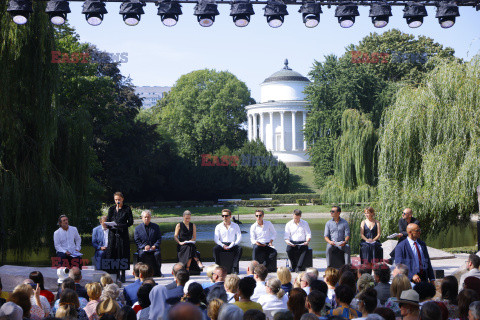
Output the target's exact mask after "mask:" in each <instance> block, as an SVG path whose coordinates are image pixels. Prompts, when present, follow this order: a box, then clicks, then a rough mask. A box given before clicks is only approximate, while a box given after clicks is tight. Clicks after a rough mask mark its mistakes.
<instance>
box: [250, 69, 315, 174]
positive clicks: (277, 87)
mask: <svg viewBox="0 0 480 320" xmlns="http://www.w3.org/2000/svg"><path fill="white" fill-rule="evenodd" d="M309 83H310V80H308V79H307V78H306V77H304V76H302V75H301V74H300V73H298V72H295V71H293V70H292V69H290V68H289V67H288V60H285V67H284V68H283V69H282V70H280V71H278V72H275V73H274V74H272V75H271V76H270V77H268V78H267V79H265V80H264V81H263V83H262V84H261V85H260V86H261V88H260V103H257V104H252V105H249V106H247V107H246V110H247V116H248V140H249V141H252V140H257V139H260V141H262V142H263V144H264V145H265V147H266V148H267V150H269V151H271V152H272V153H273V155H274V156H275V157H277V158H278V160H281V161H282V162H284V163H285V164H287V165H289V166H300V165H310V161H309V158H308V155H307V153H306V148H307V144H306V142H305V139H304V137H303V128H304V127H305V121H306V119H307V111H306V108H305V106H306V101H305V94H304V93H303V90H304V89H305V86H307V85H308V84H309Z"/></svg>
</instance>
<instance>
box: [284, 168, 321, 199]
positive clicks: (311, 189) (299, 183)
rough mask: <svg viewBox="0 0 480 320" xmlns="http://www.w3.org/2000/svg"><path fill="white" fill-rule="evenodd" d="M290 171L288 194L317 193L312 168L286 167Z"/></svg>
mask: <svg viewBox="0 0 480 320" xmlns="http://www.w3.org/2000/svg"><path fill="white" fill-rule="evenodd" d="M288 170H290V193H319V192H320V190H319V189H317V187H316V186H315V176H314V174H313V167H312V166H310V167H288Z"/></svg>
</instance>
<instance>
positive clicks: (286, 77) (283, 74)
mask: <svg viewBox="0 0 480 320" xmlns="http://www.w3.org/2000/svg"><path fill="white" fill-rule="evenodd" d="M284 63H285V67H283V69H282V70H280V71H277V72H275V73H274V74H272V75H271V76H270V77H268V78H267V79H265V80H264V81H263V83H268V82H276V81H300V82H310V80H308V78H306V77H304V76H302V75H301V74H300V73H298V72H296V71H293V70H292V69H290V68H289V67H288V60H287V59H285V62H284Z"/></svg>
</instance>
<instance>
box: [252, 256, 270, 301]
mask: <svg viewBox="0 0 480 320" xmlns="http://www.w3.org/2000/svg"><path fill="white" fill-rule="evenodd" d="M267 276H268V270H267V267H265V266H264V265H263V264H259V265H258V266H256V267H255V271H254V274H253V279H255V281H256V282H257V285H256V286H255V290H254V291H253V295H252V296H251V297H250V300H251V301H253V302H257V300H258V299H259V298H260V297H261V296H262V295H266V294H267V291H266V288H265V279H266V278H267Z"/></svg>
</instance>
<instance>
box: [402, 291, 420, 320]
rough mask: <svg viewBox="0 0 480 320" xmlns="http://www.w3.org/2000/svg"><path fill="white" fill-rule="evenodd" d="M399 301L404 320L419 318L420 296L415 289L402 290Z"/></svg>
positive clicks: (416, 319)
mask: <svg viewBox="0 0 480 320" xmlns="http://www.w3.org/2000/svg"><path fill="white" fill-rule="evenodd" d="M397 302H398V306H399V307H400V315H401V316H402V320H418V318H419V315H420V297H419V296H418V293H417V292H416V291H415V290H413V289H409V290H405V291H402V294H401V295H400V299H398V300H397Z"/></svg>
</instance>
